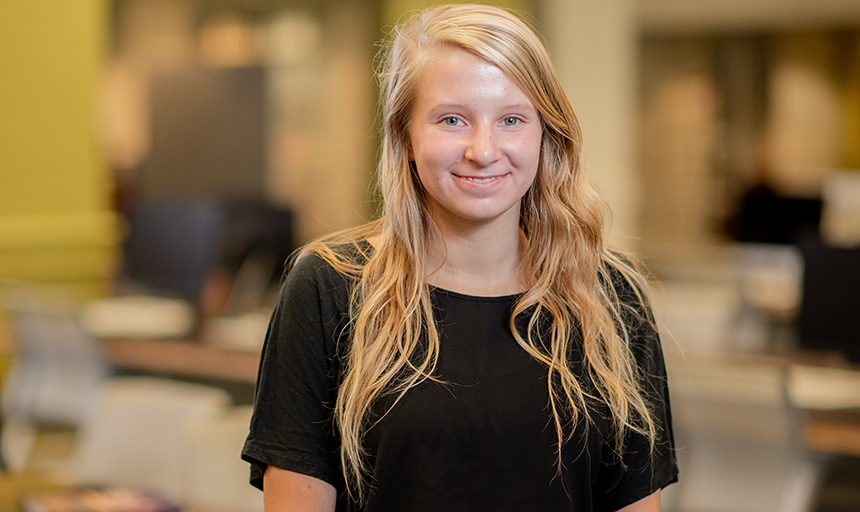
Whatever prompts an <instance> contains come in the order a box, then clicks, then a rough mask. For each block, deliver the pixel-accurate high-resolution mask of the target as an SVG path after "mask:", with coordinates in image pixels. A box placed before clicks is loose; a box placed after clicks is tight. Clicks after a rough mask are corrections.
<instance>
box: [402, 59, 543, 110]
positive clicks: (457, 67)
mask: <svg viewBox="0 0 860 512" xmlns="http://www.w3.org/2000/svg"><path fill="white" fill-rule="evenodd" d="M426 52H427V54H426V55H425V57H424V58H423V59H422V61H421V64H420V66H419V68H418V70H417V72H416V76H415V95H416V98H417V99H418V101H420V99H421V98H424V97H426V96H440V95H441V96H454V95H457V94H459V93H472V94H473V96H475V97H476V98H484V97H499V96H516V97H519V99H524V100H527V101H528V102H529V103H531V99H530V98H529V97H528V95H527V94H526V93H525V92H524V91H523V90H521V88H520V86H519V85H518V84H517V83H516V82H515V81H514V80H513V79H512V78H511V77H510V76H509V75H508V74H507V73H505V72H504V71H503V70H502V69H500V68H499V67H498V66H497V65H496V64H494V63H491V62H490V61H488V60H486V59H484V58H483V57H481V56H478V55H476V54H474V53H472V52H470V51H468V50H465V49H462V48H460V47H456V46H441V47H434V48H429V49H427V50H426Z"/></svg>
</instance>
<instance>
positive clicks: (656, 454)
mask: <svg viewBox="0 0 860 512" xmlns="http://www.w3.org/2000/svg"><path fill="white" fill-rule="evenodd" d="M629 286H630V285H628V284H627V283H624V284H623V285H619V284H618V281H616V289H617V290H618V291H619V297H620V299H621V301H622V303H624V304H626V305H627V306H628V310H627V314H626V315H625V316H626V319H625V320H626V322H627V327H628V331H629V333H630V343H631V351H632V353H633V356H634V359H635V361H636V364H637V369H638V370H639V373H640V378H641V382H642V389H643V391H644V392H645V394H646V396H647V399H648V401H649V403H650V405H651V407H652V412H653V415H654V419H655V421H656V423H657V438H656V442H655V445H654V449H653V451H652V450H651V445H650V443H649V442H648V439H647V438H645V437H644V436H642V435H640V434H637V433H635V432H630V433H629V434H628V435H627V438H626V440H625V441H626V442H625V450H624V453H623V454H621V455H620V456H619V454H617V453H616V452H615V451H614V450H613V449H612V447H611V446H606V447H605V448H604V453H603V465H602V467H603V471H602V473H601V476H600V478H599V480H598V489H596V490H595V510H600V511H607V512H608V511H615V510H619V509H621V508H623V507H625V506H627V505H629V504H631V503H635V502H636V501H639V500H640V499H642V498H645V497H647V496H650V495H651V494H653V493H654V492H656V491H658V490H660V489H662V488H664V487H666V486H667V485H669V484H671V483H673V482H676V481H677V480H678V465H677V459H676V456H675V442H674V434H673V430H672V412H671V404H670V401H669V388H668V381H667V376H666V366H665V362H664V358H663V351H662V347H661V344H660V336H659V334H658V333H657V331H656V329H655V328H654V318H653V315H652V313H651V310H650V308H649V307H648V306H647V305H646V306H645V307H644V309H643V307H642V306H641V305H639V304H638V300H637V299H636V298H635V296H634V294H633V293H632V290H631V288H630V287H629Z"/></svg>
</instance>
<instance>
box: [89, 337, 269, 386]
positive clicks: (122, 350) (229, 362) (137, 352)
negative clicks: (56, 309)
mask: <svg viewBox="0 0 860 512" xmlns="http://www.w3.org/2000/svg"><path fill="white" fill-rule="evenodd" d="M104 347H105V352H106V354H107V358H108V361H109V362H110V363H111V364H112V365H114V366H117V367H121V368H128V369H133V370H144V371H155V372H168V373H174V374H177V375H184V376H190V377H207V378H215V379H224V380H231V381H238V382H243V383H250V384H253V383H254V382H256V379H257V368H258V365H259V363H260V354H259V353H256V352H251V351H248V350H241V349H231V348H223V347H218V346H213V345H210V344H206V343H205V342H203V341H200V340H147V339H106V340H104Z"/></svg>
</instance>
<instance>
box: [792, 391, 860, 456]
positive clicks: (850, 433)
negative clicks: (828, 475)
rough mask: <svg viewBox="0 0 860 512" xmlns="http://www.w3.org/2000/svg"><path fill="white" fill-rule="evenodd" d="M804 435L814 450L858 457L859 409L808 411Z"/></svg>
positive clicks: (859, 436) (859, 442) (859, 443)
mask: <svg viewBox="0 0 860 512" xmlns="http://www.w3.org/2000/svg"><path fill="white" fill-rule="evenodd" d="M858 392H860V390H858ZM805 435H806V439H805V441H806V445H807V447H808V448H809V449H810V450H812V451H814V452H820V453H829V454H834V455H847V456H850V457H860V409H856V410H851V411H808V412H807V417H806V430H805Z"/></svg>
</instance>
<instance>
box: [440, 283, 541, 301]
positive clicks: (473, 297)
mask: <svg viewBox="0 0 860 512" xmlns="http://www.w3.org/2000/svg"><path fill="white" fill-rule="evenodd" d="M427 286H429V287H430V293H436V294H439V295H447V296H449V297H452V298H455V299H462V300H469V301H477V302H511V301H515V300H517V299H519V298H520V297H522V296H523V295H524V294H525V292H520V293H512V294H509V295H470V294H468V293H460V292H455V291H453V290H446V289H445V288H439V287H438V286H433V285H432V284H428V285H427Z"/></svg>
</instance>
